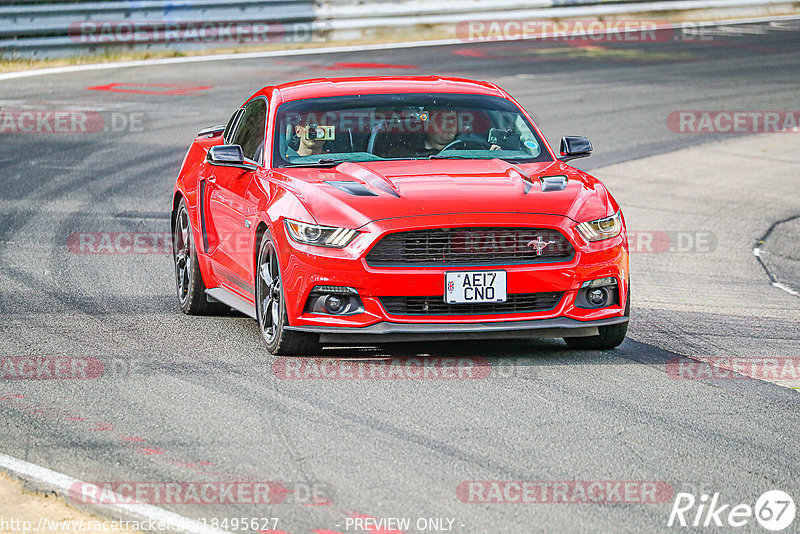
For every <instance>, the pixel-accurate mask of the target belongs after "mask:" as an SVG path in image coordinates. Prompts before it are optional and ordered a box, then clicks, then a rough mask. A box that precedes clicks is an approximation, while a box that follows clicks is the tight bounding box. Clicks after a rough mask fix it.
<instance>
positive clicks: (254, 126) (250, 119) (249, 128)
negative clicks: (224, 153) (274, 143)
mask: <svg viewBox="0 0 800 534" xmlns="http://www.w3.org/2000/svg"><path fill="white" fill-rule="evenodd" d="M266 121H267V102H266V100H264V99H263V98H257V99H255V100H253V101H252V102H250V103H249V104H247V105H246V106H245V107H244V110H243V111H242V116H241V118H240V119H239V123H238V124H237V125H236V131H235V132H234V133H233V139H231V141H230V142H231V144H233V145H240V146H241V147H242V152H244V157H246V158H248V159H251V160H253V161H259V162H260V160H261V154H262V152H263V148H264V126H265V125H266Z"/></svg>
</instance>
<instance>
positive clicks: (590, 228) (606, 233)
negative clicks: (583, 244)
mask: <svg viewBox="0 0 800 534" xmlns="http://www.w3.org/2000/svg"><path fill="white" fill-rule="evenodd" d="M575 228H577V229H578V231H579V232H580V233H581V235H582V236H583V237H584V238H586V240H587V241H602V240H603V239H610V238H612V237H616V236H618V235H619V233H620V232H621V231H622V212H621V211H618V212H617V213H615V214H614V215H612V216H610V217H605V218H603V219H597V220H594V221H588V222H583V223H580V224H579V225H578V226H576V227H575Z"/></svg>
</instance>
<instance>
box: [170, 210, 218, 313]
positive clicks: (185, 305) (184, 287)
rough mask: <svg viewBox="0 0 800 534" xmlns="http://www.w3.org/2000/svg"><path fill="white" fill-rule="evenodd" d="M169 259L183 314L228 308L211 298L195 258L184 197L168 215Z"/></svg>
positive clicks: (192, 235) (216, 311)
mask: <svg viewBox="0 0 800 534" xmlns="http://www.w3.org/2000/svg"><path fill="white" fill-rule="evenodd" d="M172 260H173V263H174V264H175V287H176V289H177V292H178V305H179V306H180V308H181V311H182V312H183V313H185V314H187V315H215V314H219V313H224V312H226V311H228V307H227V306H225V305H224V304H222V303H221V302H216V301H214V302H211V301H209V300H208V296H207V295H206V286H205V284H204V283H203V275H202V273H201V272H200V265H199V262H198V261H197V248H196V247H195V245H194V234H193V233H192V223H191V220H190V219H189V212H188V210H187V209H186V201H185V200H184V199H181V201H180V203H179V204H178V209H177V210H175V217H173V219H172Z"/></svg>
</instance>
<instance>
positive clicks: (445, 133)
mask: <svg viewBox="0 0 800 534" xmlns="http://www.w3.org/2000/svg"><path fill="white" fill-rule="evenodd" d="M423 130H424V132H425V135H424V136H422V137H421V143H420V146H417V147H415V150H414V152H415V155H416V156H422V157H424V156H432V155H433V154H438V153H439V152H441V151H442V149H443V148H444V147H446V146H447V145H449V144H450V143H452V142H453V141H454V140H455V138H456V135H457V134H458V113H457V112H456V111H455V110H453V109H442V110H435V111H431V112H430V114H429V116H428V120H426V121H424V122H423Z"/></svg>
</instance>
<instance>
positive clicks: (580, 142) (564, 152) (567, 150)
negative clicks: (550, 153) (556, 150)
mask: <svg viewBox="0 0 800 534" xmlns="http://www.w3.org/2000/svg"><path fill="white" fill-rule="evenodd" d="M560 152H561V157H560V158H558V159H560V160H561V161H569V160H571V159H577V158H585V157H586V156H591V154H592V143H591V142H589V140H588V139H587V138H585V137H581V136H577V135H576V136H566V137H562V138H561V150H560Z"/></svg>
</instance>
